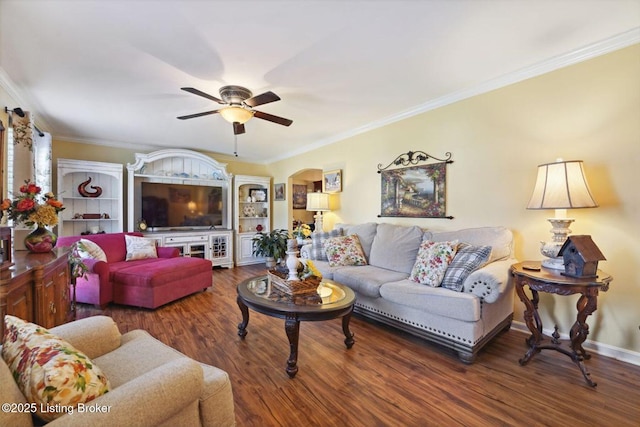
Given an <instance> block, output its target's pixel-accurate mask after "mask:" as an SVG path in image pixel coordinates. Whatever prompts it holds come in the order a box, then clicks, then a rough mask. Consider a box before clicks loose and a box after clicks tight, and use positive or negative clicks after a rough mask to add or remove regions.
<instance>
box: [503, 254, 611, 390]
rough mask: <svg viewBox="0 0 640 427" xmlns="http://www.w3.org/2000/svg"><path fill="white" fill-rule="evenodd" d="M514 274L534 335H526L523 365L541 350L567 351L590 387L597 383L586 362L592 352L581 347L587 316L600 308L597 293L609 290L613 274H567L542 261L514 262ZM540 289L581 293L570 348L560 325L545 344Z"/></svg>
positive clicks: (586, 328) (551, 291) (569, 293)
mask: <svg viewBox="0 0 640 427" xmlns="http://www.w3.org/2000/svg"><path fill="white" fill-rule="evenodd" d="M511 274H512V276H513V278H514V282H515V287H516V292H517V294H518V297H519V298H520V300H521V301H522V302H523V304H524V305H525V307H526V309H525V312H524V320H525V323H526V324H527V328H529V330H530V331H531V336H530V337H529V338H527V339H526V343H527V345H528V346H529V350H528V351H527V353H526V354H525V355H524V357H523V358H522V359H520V360H519V362H520V365H526V364H527V362H529V360H531V359H532V358H533V356H534V355H536V354H537V353H539V352H540V351H541V350H547V349H551V350H556V351H558V352H560V353H563V354H566V355H567V356H569V357H570V358H571V360H573V362H574V363H575V364H576V365H577V366H578V367H579V368H580V371H581V372H582V375H583V376H584V379H585V380H586V382H587V384H589V385H590V386H591V387H595V386H596V385H597V384H596V383H595V382H593V381H592V380H591V374H590V373H589V372H588V371H587V368H586V367H585V365H584V363H583V362H584V360H587V359H589V358H590V357H591V355H589V354H587V352H586V351H585V350H584V348H583V347H582V343H583V342H584V341H585V340H586V339H587V335H588V334H589V325H588V324H587V317H589V315H590V314H591V313H593V312H594V311H596V309H597V308H598V304H597V301H598V293H599V292H600V291H603V292H606V291H607V290H608V289H609V283H611V281H612V280H613V278H612V277H611V276H610V275H608V274H607V273H605V272H603V271H601V270H598V272H597V276H596V277H595V278H575V277H567V276H564V275H562V274H561V272H560V271H558V270H550V269H547V268H544V267H541V266H540V263H539V262H532V261H528V262H522V263H518V264H514V265H512V266H511ZM525 286H527V287H528V288H529V291H530V293H531V297H529V296H527V294H526V293H525ZM538 292H547V293H551V294H556V295H573V294H581V296H580V298H579V299H578V303H577V304H576V308H577V310H578V315H577V318H576V322H575V323H574V324H573V326H572V327H571V331H570V334H569V337H570V339H571V341H570V345H569V349H566V348H564V347H563V346H562V345H561V342H560V340H559V338H560V334H559V333H558V326H557V325H556V326H555V328H554V332H553V334H552V336H551V340H550V343H549V344H543V341H544V340H545V337H544V336H543V334H542V321H541V320H540V315H539V314H538V301H539V296H538Z"/></svg>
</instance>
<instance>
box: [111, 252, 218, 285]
mask: <svg viewBox="0 0 640 427" xmlns="http://www.w3.org/2000/svg"><path fill="white" fill-rule="evenodd" d="M144 261H148V262H144ZM117 264H119V265H118V267H119V268H118V269H116V270H115V271H113V272H112V274H113V281H114V282H118V283H121V284H124V285H126V286H141V287H148V288H153V287H158V286H162V285H164V284H166V283H170V282H174V281H180V280H188V278H189V277H191V276H195V275H196V274H198V273H202V272H207V273H208V274H211V261H209V260H204V259H201V258H195V257H194V258H192V257H177V258H164V259H161V258H158V259H151V260H140V261H135V262H134V263H133V264H132V263H131V262H130V261H127V262H126V263H117ZM123 264H124V265H123ZM212 277H213V276H212Z"/></svg>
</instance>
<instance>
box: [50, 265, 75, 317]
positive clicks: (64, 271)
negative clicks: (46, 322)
mask: <svg viewBox="0 0 640 427" xmlns="http://www.w3.org/2000/svg"><path fill="white" fill-rule="evenodd" d="M53 280H54V285H53V286H54V295H53V303H54V305H55V313H54V320H55V324H56V325H61V324H63V323H65V322H68V321H69V320H71V318H70V314H71V293H70V292H71V290H70V283H69V282H70V277H69V268H68V264H67V263H66V262H65V263H64V264H63V265H59V266H58V267H57V268H56V270H55V272H54V277H53Z"/></svg>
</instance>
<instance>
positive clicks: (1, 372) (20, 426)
mask: <svg viewBox="0 0 640 427" xmlns="http://www.w3.org/2000/svg"><path fill="white" fill-rule="evenodd" d="M0 402H2V403H3V404H22V405H24V404H26V403H27V399H25V398H24V395H23V394H22V392H21V391H20V388H19V387H18V384H16V382H15V381H14V379H13V375H12V374H11V370H9V367H8V366H7V364H6V363H4V360H1V358H0ZM21 407H23V408H24V406H21ZM0 425H3V426H11V427H32V426H33V421H32V420H31V414H30V413H29V411H2V414H0Z"/></svg>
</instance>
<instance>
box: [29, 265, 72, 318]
mask: <svg viewBox="0 0 640 427" xmlns="http://www.w3.org/2000/svg"><path fill="white" fill-rule="evenodd" d="M39 273H40V272H36V277H37V276H38V274H39ZM36 280H38V279H36ZM36 292H38V293H39V295H38V298H39V299H40V301H38V302H37V308H36V310H37V312H36V323H37V324H39V325H41V326H43V327H45V328H53V327H54V326H56V325H60V324H62V323H65V322H66V321H67V320H68V315H69V308H70V301H69V271H68V266H67V262H66V259H62V260H61V262H60V261H58V262H56V263H55V264H53V265H49V266H47V267H46V268H45V270H44V271H43V272H42V279H41V283H40V284H39V285H36ZM40 296H41V297H42V298H40Z"/></svg>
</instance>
